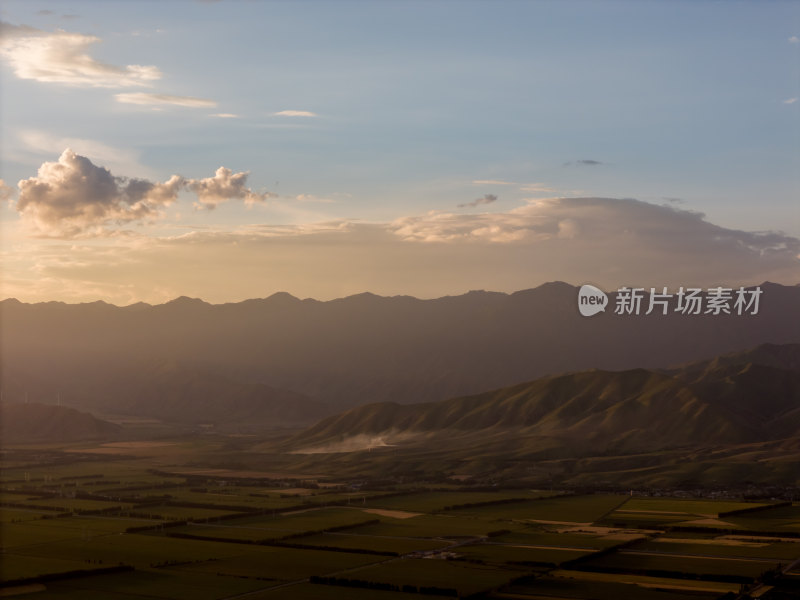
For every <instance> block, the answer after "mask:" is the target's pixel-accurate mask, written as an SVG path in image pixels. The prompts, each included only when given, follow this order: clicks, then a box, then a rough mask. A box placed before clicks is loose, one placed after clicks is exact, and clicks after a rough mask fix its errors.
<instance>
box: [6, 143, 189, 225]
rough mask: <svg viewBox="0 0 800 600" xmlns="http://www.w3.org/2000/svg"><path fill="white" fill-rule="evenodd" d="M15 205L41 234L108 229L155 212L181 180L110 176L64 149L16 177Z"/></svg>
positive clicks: (172, 198)
mask: <svg viewBox="0 0 800 600" xmlns="http://www.w3.org/2000/svg"><path fill="white" fill-rule="evenodd" d="M17 185H18V187H19V190H20V192H19V198H18V199H17V203H16V209H17V210H18V211H19V213H20V214H21V215H22V217H23V218H24V219H25V220H27V221H28V222H29V223H31V224H32V225H33V227H34V229H35V232H36V233H37V234H38V235H40V236H42V237H54V238H72V237H83V236H89V235H102V234H105V233H108V231H109V230H108V229H107V228H106V225H109V224H122V223H129V222H132V221H143V220H145V219H150V218H154V217H156V216H158V214H159V211H160V209H161V208H162V207H164V206H167V205H169V204H171V203H172V202H174V201H175V200H176V199H177V197H178V192H179V191H180V189H181V188H182V187H183V185H184V180H183V178H182V177H180V176H178V175H174V176H172V177H171V178H170V179H169V180H168V181H166V182H165V183H152V182H150V181H147V180H145V179H128V178H124V177H115V176H114V175H112V174H111V171H109V170H108V169H106V168H104V167H99V166H97V165H95V164H94V163H92V161H90V160H89V159H88V158H86V157H85V156H80V155H77V154H75V152H73V151H72V150H70V149H67V150H64V152H63V153H62V154H61V156H60V157H59V159H58V161H57V162H46V163H44V164H42V166H41V167H39V171H38V173H37V175H36V177H30V178H28V179H23V180H21V181H20V182H19V183H18V184H17Z"/></svg>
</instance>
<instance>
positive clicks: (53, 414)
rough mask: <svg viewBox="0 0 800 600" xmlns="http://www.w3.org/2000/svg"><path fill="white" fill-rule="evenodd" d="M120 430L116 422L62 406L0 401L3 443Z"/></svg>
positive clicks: (105, 434) (111, 433)
mask: <svg viewBox="0 0 800 600" xmlns="http://www.w3.org/2000/svg"><path fill="white" fill-rule="evenodd" d="M121 431H122V428H121V427H120V426H119V425H116V424H114V423H110V422H108V421H104V420H102V419H98V418H96V417H94V416H93V415H90V414H88V413H85V412H79V411H77V410H75V409H73V408H67V407H66V406H53V405H50V404H38V403H7V402H0V438H2V441H3V443H25V442H41V441H47V442H70V441H86V440H93V439H106V438H111V437H113V436H115V435H116V434H118V433H120V432H121Z"/></svg>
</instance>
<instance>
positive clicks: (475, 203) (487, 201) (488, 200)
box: [458, 194, 497, 208]
mask: <svg viewBox="0 0 800 600" xmlns="http://www.w3.org/2000/svg"><path fill="white" fill-rule="evenodd" d="M492 202H497V196H495V195H494V194H484V196H483V198H478V199H476V200H473V201H472V202H465V203H464V204H459V205H458V208H467V207H475V206H479V205H481V204H491V203H492Z"/></svg>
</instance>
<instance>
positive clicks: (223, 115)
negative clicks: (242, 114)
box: [208, 113, 239, 119]
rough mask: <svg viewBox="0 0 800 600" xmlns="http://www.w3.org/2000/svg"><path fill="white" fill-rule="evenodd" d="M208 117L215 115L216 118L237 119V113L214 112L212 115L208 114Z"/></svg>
mask: <svg viewBox="0 0 800 600" xmlns="http://www.w3.org/2000/svg"><path fill="white" fill-rule="evenodd" d="M208 116H209V117H216V118H217V119H238V118H239V115H235V114H233V113H215V114H213V115H208Z"/></svg>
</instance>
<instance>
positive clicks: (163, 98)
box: [114, 92, 217, 108]
mask: <svg viewBox="0 0 800 600" xmlns="http://www.w3.org/2000/svg"><path fill="white" fill-rule="evenodd" d="M114 98H116V99H117V102H122V103H123V104H143V105H146V106H164V105H167V106H184V107H188V108H214V107H215V106H216V105H217V103H216V102H214V101H213V100H206V99H205V98H194V97H192V96H172V95H170V94H148V93H145V92H132V93H125V94H114Z"/></svg>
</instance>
